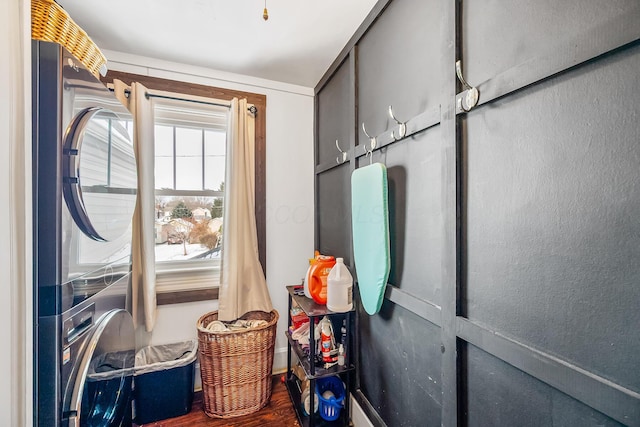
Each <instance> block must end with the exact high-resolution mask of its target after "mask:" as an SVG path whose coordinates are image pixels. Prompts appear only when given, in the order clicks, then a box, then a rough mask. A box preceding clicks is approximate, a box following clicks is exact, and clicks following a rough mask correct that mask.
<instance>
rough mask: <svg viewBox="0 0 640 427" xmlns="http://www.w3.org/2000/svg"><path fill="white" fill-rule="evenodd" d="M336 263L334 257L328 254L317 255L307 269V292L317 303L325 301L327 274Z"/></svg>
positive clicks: (324, 302)
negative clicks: (308, 269)
mask: <svg viewBox="0 0 640 427" xmlns="http://www.w3.org/2000/svg"><path fill="white" fill-rule="evenodd" d="M335 264H336V259H335V258H334V257H332V256H329V255H318V256H317V257H316V261H315V262H314V264H313V265H312V266H311V271H309V293H310V294H311V298H313V300H314V301H315V302H316V303H318V304H322V305H325V304H326V303H327V276H328V275H329V272H330V271H331V269H332V268H333V266H334V265H335Z"/></svg>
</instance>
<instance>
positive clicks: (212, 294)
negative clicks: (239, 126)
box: [102, 70, 267, 305]
mask: <svg viewBox="0 0 640 427" xmlns="http://www.w3.org/2000/svg"><path fill="white" fill-rule="evenodd" d="M114 79H118V80H121V81H122V82H124V83H125V84H127V85H131V83H132V82H139V83H141V84H143V85H144V86H145V87H146V88H147V89H149V90H158V91H165V92H173V93H176V94H183V95H191V96H200V97H207V98H215V99H220V100H225V101H230V100H231V99H233V98H239V99H240V98H246V99H247V102H248V103H249V104H253V105H254V106H255V107H256V109H257V112H256V113H255V131H256V132H255V138H256V153H255V170H256V176H255V189H256V195H255V216H256V228H257V232H258V252H259V258H260V263H261V264H262V270H263V272H264V273H265V275H266V163H265V162H266V104H267V97H266V96H265V95H262V94H257V93H251V92H243V91H236V90H231V89H224V88H218V87H213V86H206V85H200V84H194V83H187V82H181V81H177V80H168V79H162V78H158V77H151V76H144V75H140V74H132V73H126V72H121V71H114V70H109V72H108V73H107V75H106V76H105V77H102V82H103V83H104V84H110V83H113V80H114ZM180 274H181V272H180V271H179V270H178V271H175V270H173V271H161V272H159V273H158V274H157V276H158V281H166V280H170V279H171V276H172V275H174V277H178V276H179V275H180ZM195 276H197V274H196V275H195ZM195 279H196V280H197V277H195ZM217 298H218V287H217V286H216V287H212V288H208V289H207V288H200V289H189V288H187V289H185V290H171V291H160V292H157V295H156V301H157V304H158V305H163V304H176V303H185V302H193V301H204V300H213V299H217Z"/></svg>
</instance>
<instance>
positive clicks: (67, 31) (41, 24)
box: [31, 0, 107, 78]
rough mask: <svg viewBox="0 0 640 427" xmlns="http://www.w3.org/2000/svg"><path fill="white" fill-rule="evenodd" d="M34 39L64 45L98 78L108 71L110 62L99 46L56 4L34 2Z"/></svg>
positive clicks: (38, 0)
mask: <svg viewBox="0 0 640 427" xmlns="http://www.w3.org/2000/svg"><path fill="white" fill-rule="evenodd" d="M31 38H32V39H34V40H42V41H45V42H54V43H58V44H60V45H62V46H63V47H64V48H65V49H67V50H68V51H69V52H71V53H72V54H73V56H75V57H76V58H78V59H79V60H80V62H82V63H83V64H84V66H85V67H87V69H88V70H89V71H91V72H92V73H93V75H94V76H96V78H99V75H100V74H103V75H104V74H105V73H106V71H107V59H106V58H105V57H104V55H103V54H102V52H101V51H100V49H99V48H98V46H96V44H95V43H94V42H93V40H91V38H90V37H89V36H88V35H87V33H86V32H85V31H84V30H83V29H82V28H80V27H79V26H78V25H77V24H76V23H75V22H74V21H73V19H71V17H70V16H69V14H68V13H67V12H66V11H65V10H64V9H63V8H62V7H60V6H58V4H57V3H56V2H55V1H53V0H31Z"/></svg>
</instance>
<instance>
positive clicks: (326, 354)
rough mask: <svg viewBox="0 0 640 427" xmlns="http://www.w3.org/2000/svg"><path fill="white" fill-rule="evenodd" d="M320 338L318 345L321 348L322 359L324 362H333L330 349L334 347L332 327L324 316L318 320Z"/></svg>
mask: <svg viewBox="0 0 640 427" xmlns="http://www.w3.org/2000/svg"><path fill="white" fill-rule="evenodd" d="M320 330H321V331H322V332H321V335H320V336H321V340H320V347H321V348H322V361H323V362H325V363H330V362H333V357H332V355H331V351H332V350H333V349H334V348H335V338H334V337H333V328H332V327H331V321H330V320H329V319H328V318H327V317H326V316H325V317H323V318H322V320H321V321H320Z"/></svg>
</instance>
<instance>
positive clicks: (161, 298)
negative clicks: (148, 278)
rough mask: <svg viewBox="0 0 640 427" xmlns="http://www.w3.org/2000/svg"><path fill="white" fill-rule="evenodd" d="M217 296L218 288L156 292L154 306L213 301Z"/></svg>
mask: <svg viewBox="0 0 640 427" xmlns="http://www.w3.org/2000/svg"><path fill="white" fill-rule="evenodd" d="M218 295H219V289H218V288H210V289H193V290H189V291H170V292H158V293H157V294H156V304H158V305H167V304H181V303H185V302H196V301H213V300H217V299H218Z"/></svg>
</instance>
